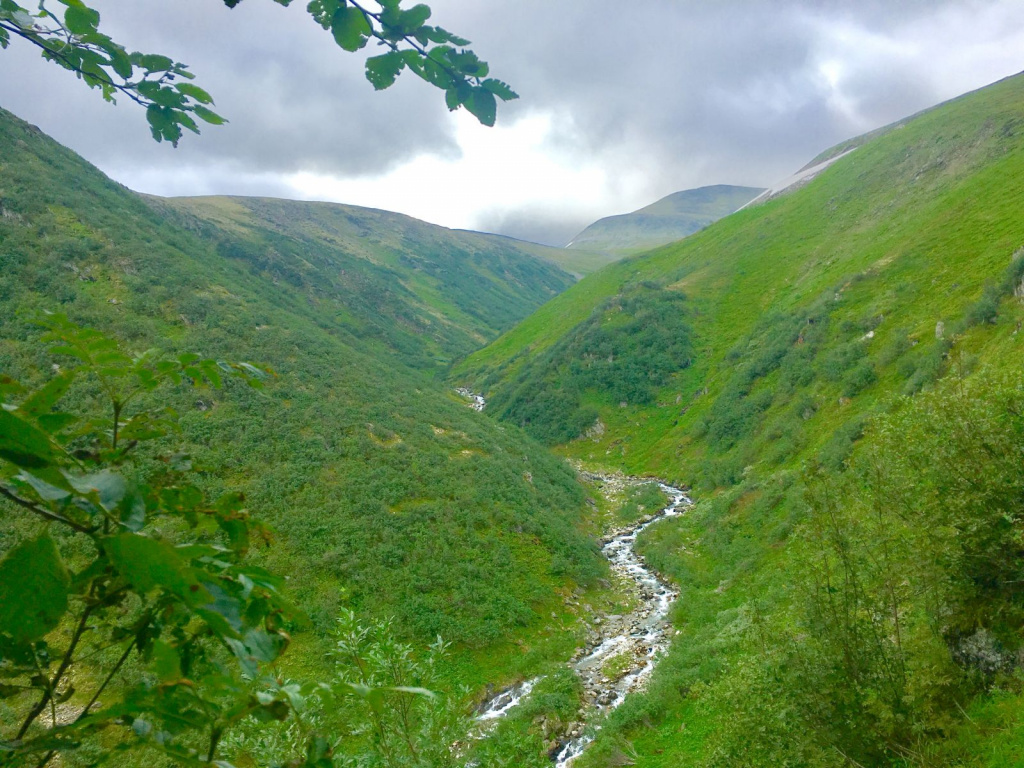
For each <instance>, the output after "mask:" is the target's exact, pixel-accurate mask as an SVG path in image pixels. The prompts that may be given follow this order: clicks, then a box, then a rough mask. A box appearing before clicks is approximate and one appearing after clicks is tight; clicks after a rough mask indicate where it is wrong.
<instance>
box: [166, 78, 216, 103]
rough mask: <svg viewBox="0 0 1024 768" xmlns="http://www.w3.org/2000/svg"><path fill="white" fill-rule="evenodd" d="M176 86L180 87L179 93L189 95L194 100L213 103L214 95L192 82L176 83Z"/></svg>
mask: <svg viewBox="0 0 1024 768" xmlns="http://www.w3.org/2000/svg"><path fill="white" fill-rule="evenodd" d="M174 87H175V88H177V89H178V92H179V93H181V94H184V95H185V96H188V97H189V98H190V99H192V100H193V101H198V102H199V103H200V104H213V97H212V96H210V94H208V93H207V92H206V91H204V90H203V89H202V88H200V87H199V86H198V85H192V83H175V84H174Z"/></svg>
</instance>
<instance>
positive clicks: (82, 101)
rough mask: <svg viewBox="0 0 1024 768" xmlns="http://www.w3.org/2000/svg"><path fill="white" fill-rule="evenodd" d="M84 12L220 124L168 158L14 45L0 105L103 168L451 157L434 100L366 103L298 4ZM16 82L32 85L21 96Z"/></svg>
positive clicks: (358, 74)
mask: <svg viewBox="0 0 1024 768" xmlns="http://www.w3.org/2000/svg"><path fill="white" fill-rule="evenodd" d="M94 5H95V6H96V7H97V8H99V9H100V11H101V14H102V26H103V29H104V30H105V31H107V32H108V34H110V35H111V36H112V37H114V39H116V40H118V41H120V42H122V43H124V44H125V45H126V46H127V47H129V49H139V50H145V51H156V52H162V53H166V54H167V55H169V56H171V57H172V58H174V59H176V60H179V61H184V62H187V63H188V65H189V67H190V69H191V70H192V71H193V72H194V73H195V74H196V76H197V79H196V81H195V82H196V83H197V84H199V85H201V86H202V87H204V88H206V90H208V91H209V92H210V93H211V94H213V95H214V97H215V99H216V100H217V105H216V109H217V111H218V112H220V113H221V114H223V115H224V116H225V117H227V118H228V119H229V121H230V122H229V123H228V125H225V126H223V127H219V128H215V127H212V126H211V127H206V128H204V129H203V136H202V138H201V139H199V138H197V137H193V136H191V135H188V134H186V136H185V137H184V138H183V139H182V141H181V143H180V145H179V147H178V149H177V150H172V149H171V148H169V147H167V146H155V145H154V142H153V141H152V140H151V139H150V137H149V132H148V129H147V128H146V123H145V118H144V115H143V114H142V113H141V110H139V109H136V108H134V106H133V105H131V104H129V103H125V104H122V105H120V108H119V109H112V108H111V107H110V106H109V105H107V104H105V103H103V101H102V99H101V98H100V96H99V94H98V93H97V92H88V90H87V89H85V88H83V87H82V84H81V83H78V82H76V81H75V79H74V77H73V76H71V75H70V73H65V72H61V71H59V70H57V69H56V67H54V66H53V65H52V64H48V63H46V62H43V61H42V60H41V59H39V57H38V56H37V54H36V52H35V50H34V49H31V48H29V47H28V46H26V45H24V44H20V45H19V43H20V41H17V40H15V41H14V43H13V44H12V46H11V49H10V50H9V51H7V52H4V55H3V56H2V57H0V67H3V70H0V71H16V72H17V73H18V74H19V77H17V78H13V77H3V78H0V104H2V105H4V106H6V107H7V108H9V109H12V110H13V111H15V112H17V113H18V114H20V115H23V116H24V117H26V119H29V120H32V121H33V122H37V123H38V124H39V125H40V126H41V127H42V128H43V129H44V130H46V131H48V132H50V133H52V134H54V135H55V136H56V137H57V138H58V139H59V140H61V141H62V142H64V143H66V144H68V145H70V146H71V147H72V148H73V149H75V150H77V151H79V152H81V153H83V154H85V155H86V156H87V157H88V158H89V159H91V160H93V161H94V162H96V163H97V164H99V165H100V166H101V167H103V168H104V169H107V170H110V171H113V172H115V173H117V174H121V173H124V172H127V171H128V170H130V169H133V168H135V167H137V166H139V165H143V166H147V167H148V169H151V168H152V167H157V168H161V167H163V168H167V169H168V171H170V172H173V171H177V170H178V169H181V168H182V167H194V168H196V169H203V168H211V167H216V168H217V169H218V170H219V171H220V172H221V173H230V172H236V173H253V172H261V173H289V172H295V171H317V172H321V173H334V174H341V175H359V174H375V173H379V172H381V171H382V170H385V169H387V168H389V167H393V166H395V165H398V164H400V163H402V162H403V161H405V160H407V159H409V158H410V157H412V156H415V155H417V154H419V153H420V152H422V151H425V150H426V151H432V152H437V153H441V154H445V153H448V154H451V153H453V152H456V151H457V147H456V145H455V144H454V142H453V140H452V137H451V136H450V135H449V133H448V128H447V125H446V121H445V109H444V106H443V103H442V101H441V97H440V96H439V95H437V94H435V93H430V92H428V91H429V89H426V88H416V87H415V85H416V84H415V83H411V82H401V80H400V82H399V84H398V85H396V86H395V88H394V89H393V92H392V91H389V92H385V93H380V94H377V93H374V91H373V88H372V87H371V86H370V84H369V83H367V82H366V80H365V78H364V77H363V74H362V67H361V63H360V62H359V61H358V60H357V59H356V58H355V57H352V56H350V55H346V54H345V53H344V52H342V51H340V50H339V49H338V48H337V47H336V46H335V45H334V42H333V40H332V39H331V38H330V35H329V34H328V33H326V32H324V31H323V30H321V29H320V28H319V27H317V26H316V25H315V24H314V23H313V22H312V20H311V19H310V18H309V17H308V15H307V14H305V13H304V10H303V8H302V7H300V4H295V5H296V7H294V8H287V9H286V8H282V7H280V6H278V5H276V4H274V3H270V2H252V1H251V2H249V3H243V4H242V5H241V6H240V7H239V8H237V9H234V10H228V9H227V8H225V7H224V6H223V5H222V4H220V3H218V2H214V1H213V0H174V2H173V3H155V2H140V3H134V2H133V3H125V2H124V1H123V0H96V1H95V2H94ZM405 80H409V78H405ZM18 83H21V84H26V83H32V84H34V85H33V87H32V89H31V91H29V90H27V89H26V88H25V87H24V85H20V86H19V85H18ZM44 93H45V96H44ZM122 101H127V100H126V99H122ZM71 114H73V115H74V116H75V117H74V119H73V120H70V119H69V117H68V116H69V115H71ZM112 137H116V140H115V141H112V140H111V139H112Z"/></svg>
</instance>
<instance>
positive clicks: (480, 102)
mask: <svg viewBox="0 0 1024 768" xmlns="http://www.w3.org/2000/svg"><path fill="white" fill-rule="evenodd" d="M465 107H466V109H468V110H469V111H470V114H472V115H473V116H474V117H476V119H477V120H479V121H480V122H481V123H483V124H484V125H487V126H492V125H494V121H495V118H497V115H498V102H497V101H496V100H495V98H494V94H493V93H491V92H490V91H488V90H486V89H485V88H483V87H482V86H481V87H478V88H474V89H473V93H472V94H471V95H470V97H469V98H468V99H466V102H465Z"/></svg>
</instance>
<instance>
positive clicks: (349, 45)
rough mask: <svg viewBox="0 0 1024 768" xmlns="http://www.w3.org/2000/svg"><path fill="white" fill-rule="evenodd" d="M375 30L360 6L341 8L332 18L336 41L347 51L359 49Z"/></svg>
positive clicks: (332, 28)
mask: <svg viewBox="0 0 1024 768" xmlns="http://www.w3.org/2000/svg"><path fill="white" fill-rule="evenodd" d="M372 31H373V30H372V29H371V28H370V22H369V21H367V20H366V16H365V15H364V14H363V12H362V11H360V10H359V9H358V8H347V7H346V8H339V9H338V10H337V11H335V12H334V17H333V18H332V19H331V34H333V35H334V41H335V42H336V43H337V44H338V45H340V46H341V47H342V48H343V49H344V50H346V51H350V52H351V51H358V50H359V49H360V48H362V47H363V46H364V45H366V40H367V37H368V36H369V34H370V33H371V32H372Z"/></svg>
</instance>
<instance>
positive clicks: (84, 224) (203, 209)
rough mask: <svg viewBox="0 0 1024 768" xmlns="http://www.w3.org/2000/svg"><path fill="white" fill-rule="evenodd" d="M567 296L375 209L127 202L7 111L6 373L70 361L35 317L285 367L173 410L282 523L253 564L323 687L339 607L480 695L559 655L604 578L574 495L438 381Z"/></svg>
mask: <svg viewBox="0 0 1024 768" xmlns="http://www.w3.org/2000/svg"><path fill="white" fill-rule="evenodd" d="M533 250H534V251H535V250H536V249H533ZM571 282H572V278H571V277H569V276H568V275H567V274H566V273H565V272H563V271H561V270H559V269H558V268H557V267H555V266H554V265H552V264H551V263H549V262H546V261H543V260H541V259H538V258H536V257H535V256H534V255H533V253H532V252H531V251H530V250H528V249H524V248H523V247H520V246H519V245H518V244H516V243H515V242H513V241H509V240H507V239H506V238H490V237H487V236H483V235H473V234H467V233H460V232H451V231H449V230H445V229H443V228H440V227H432V226H430V225H426V224H423V223H422V222H417V221H415V220H412V219H409V218H408V217H403V216H398V215H395V214H388V213H385V212H382V211H371V210H367V209H357V208H354V207H350V206H332V205H326V204H306V203H291V202H287V201H279V200H264V199H244V198H208V199H177V200H165V199H159V198H152V197H149V196H143V195H138V194H136V193H134V192H132V191H130V190H128V189H126V188H125V187H123V186H122V185H120V184H117V183H115V182H113V181H111V180H110V179H108V178H107V177H105V176H104V175H103V174H102V173H100V172H99V171H98V170H97V169H96V168H94V167H93V166H91V165H90V164H89V163H87V162H86V161H85V160H83V159H82V158H80V157H78V156H77V155H75V154H74V153H72V152H70V151H69V150H67V149H66V148H64V147H62V146H60V145H58V144H57V143H56V142H54V141H53V140H51V139H49V138H48V137H46V136H45V135H43V134H42V133H41V132H40V131H39V130H38V129H36V128H34V127H32V126H30V125H28V124H26V123H24V122H22V121H21V120H19V119H17V118H16V117H14V116H13V115H11V114H10V113H8V112H3V111H0V371H2V373H3V374H5V375H8V376H12V377H14V378H15V379H19V380H22V381H24V382H25V383H26V384H35V383H38V382H40V381H41V380H43V379H45V378H46V377H47V376H49V375H52V374H51V365H53V364H56V362H58V361H59V362H60V363H65V362H66V360H64V359H63V358H59V357H58V358H54V356H52V355H50V354H48V353H47V352H46V351H45V345H44V344H42V343H41V342H40V336H41V335H42V330H41V329H40V328H38V327H36V326H35V325H34V324H33V322H32V320H33V318H34V317H35V316H36V315H38V314H40V313H42V312H47V311H49V312H61V313H64V314H66V315H67V316H69V318H70V319H71V320H73V321H75V322H77V323H80V324H83V325H87V326H91V327H95V328H97V329H99V330H101V331H104V332H106V333H109V334H112V335H114V336H116V337H117V338H119V339H121V340H122V341H123V342H124V343H125V344H126V345H127V347H128V348H129V349H133V350H145V349H149V348H151V347H160V348H162V349H164V350H166V351H168V352H173V353H175V354H177V353H181V352H184V351H195V352H199V353H201V354H204V355H209V356H215V357H218V358H221V359H232V360H251V361H254V362H258V363H261V364H264V365H267V366H269V367H271V368H272V369H273V370H274V371H276V377H275V378H274V380H273V381H272V382H271V383H270V384H268V386H267V388H266V394H265V395H260V394H258V393H255V392H254V391H250V390H248V389H247V388H245V387H241V388H239V387H229V388H228V389H226V390H219V391H212V392H205V391H204V392H202V393H199V394H198V395H197V393H196V392H195V391H194V390H191V389H189V388H187V387H180V388H177V389H175V390H173V391H171V392H170V394H169V395H168V396H167V402H166V404H167V405H170V406H172V407H173V408H174V409H175V410H176V411H177V412H178V413H179V415H180V423H181V427H182V434H181V436H180V438H176V440H177V441H178V442H177V443H175V445H178V444H179V443H180V449H181V450H182V451H185V452H187V453H189V454H190V455H191V456H192V458H193V461H194V462H195V463H196V465H197V466H202V467H207V468H209V469H207V470H205V471H204V475H203V477H204V481H203V482H204V483H205V484H206V485H207V486H208V487H209V488H210V489H211V490H213V491H216V490H222V489H233V490H238V491H242V492H244V494H245V496H246V498H247V503H248V505H249V508H250V509H251V510H252V511H253V512H254V514H256V515H257V516H258V517H259V518H260V519H262V520H264V521H267V522H268V523H270V524H271V525H272V526H273V527H274V528H275V529H276V531H277V541H276V544H275V546H273V547H271V548H270V549H269V550H267V552H266V553H265V554H264V553H261V554H260V558H261V561H263V562H265V563H266V564H267V565H268V567H270V568H272V569H275V570H277V571H278V572H280V573H283V574H286V575H287V577H288V579H289V582H290V584H291V590H290V591H291V593H292V597H293V598H294V599H295V600H296V602H297V603H298V604H299V605H300V606H301V608H302V609H303V610H304V611H305V613H306V614H308V616H309V617H310V619H311V623H312V629H311V630H310V631H307V632H302V633H300V634H299V635H298V636H297V637H296V649H297V650H296V653H295V654H289V658H290V659H291V661H290V662H289V663H291V664H292V665H294V666H296V667H298V668H303V669H305V670H307V671H308V670H310V669H312V670H318V671H316V672H315V673H314V674H315V675H320V674H328V673H329V672H328V671H324V670H323V669H322V665H323V664H324V663H325V662H324V658H325V648H326V647H327V645H328V644H330V642H331V641H330V639H329V638H330V632H331V631H332V628H333V627H334V625H335V621H336V618H337V616H338V615H339V611H340V609H341V608H342V607H343V606H344V607H351V608H353V609H355V610H357V611H359V612H360V613H361V614H363V615H375V616H392V617H394V619H395V622H396V623H395V627H396V631H397V632H399V633H400V634H401V635H402V636H405V637H409V638H414V639H415V640H416V641H417V642H429V641H433V640H434V639H435V638H436V636H437V635H438V634H440V635H443V636H444V638H445V639H446V640H448V641H450V642H453V643H455V644H456V645H455V648H456V661H455V662H453V664H454V667H453V668H454V669H455V670H456V672H457V673H458V676H459V677H458V679H457V680H456V682H466V683H469V684H472V685H477V684H479V683H480V682H481V680H482V679H483V680H487V681H492V680H501V679H502V678H504V677H507V676H509V675H510V674H513V673H514V670H517V669H520V668H522V667H524V666H525V667H527V668H528V667H529V665H531V664H537V663H539V662H540V661H542V660H543V658H544V654H545V653H548V652H550V648H549V646H552V647H555V648H556V649H559V653H560V652H561V650H560V649H561V645H564V644H566V643H572V642H573V641H574V637H575V635H574V634H573V633H572V632H569V633H564V634H561V635H559V636H558V638H556V639H551V638H552V635H551V633H550V630H549V627H548V625H549V624H550V622H551V619H550V616H551V614H552V613H553V612H557V613H558V615H559V616H563V617H565V616H566V615H567V614H566V608H565V606H564V604H563V601H562V593H563V591H564V590H567V589H572V588H573V587H574V586H576V585H585V584H589V583H593V582H594V580H595V579H597V578H598V577H600V576H601V575H602V573H603V572H604V571H603V565H602V560H601V558H600V557H599V555H598V553H597V550H596V546H595V544H594V543H593V541H592V540H591V539H590V538H589V537H588V536H587V535H585V533H584V530H583V526H584V521H583V516H584V512H585V510H586V509H587V508H586V506H585V504H584V493H583V491H582V489H581V488H580V486H579V485H578V483H577V482H576V479H575V476H574V474H573V472H572V471H571V470H570V469H569V468H568V467H566V466H565V464H564V462H562V461H561V460H559V459H557V458H555V457H553V456H551V455H550V454H549V453H548V452H546V451H545V450H543V449H542V448H541V447H540V446H539V445H538V444H537V443H536V442H534V441H533V440H531V439H530V438H528V437H527V436H526V435H524V434H523V433H522V432H521V431H520V430H518V429H516V428H508V427H507V426H505V425H500V424H497V423H495V422H493V421H492V420H489V419H486V418H484V417H482V416H480V415H479V414H477V413H474V412H473V411H472V410H470V409H469V408H468V407H467V404H466V403H465V402H464V401H463V400H462V399H461V398H459V397H457V396H456V395H455V394H454V393H453V392H451V390H450V389H449V388H448V387H447V385H446V384H444V382H442V381H440V380H439V379H438V376H437V372H438V371H440V370H442V369H443V368H444V366H445V365H446V364H447V361H448V360H450V359H451V358H453V357H454V356H456V355H460V354H463V353H464V352H465V351H467V350H468V349H471V348H472V347H474V346H475V345H478V344H479V343H481V342H483V341H485V340H487V339H489V338H493V337H494V336H495V335H496V334H497V333H498V331H499V330H500V329H501V328H504V327H507V326H508V325H509V324H511V323H512V322H514V321H515V320H516V319H517V317H519V316H521V315H522V314H523V313H525V312H527V311H528V310H529V309H530V308H532V307H535V306H536V305H538V304H539V303H540V302H541V301H542V300H544V299H546V298H547V297H549V296H551V295H553V294H554V293H556V292H557V291H559V290H561V289H562V288H564V287H565V286H566V285H568V284H569V283H571ZM68 397H69V398H70V402H72V404H73V405H74V406H75V407H77V408H85V409H87V408H88V407H89V405H90V403H91V402H93V397H94V392H93V391H92V390H91V389H90V387H89V386H84V387H83V388H82V389H81V390H75V391H73V392H72V393H71V394H70V395H68ZM3 504H4V514H5V517H6V516H7V515H11V518H10V519H11V520H14V521H17V520H18V519H20V518H19V517H18V512H17V508H15V507H10V506H7V502H3ZM12 524H14V523H12ZM9 534H10V530H8V531H5V534H4V536H3V537H2V538H0V549H6V548H7V547H9V546H10V545H11V538H10V535H9ZM523 638H527V639H529V640H530V642H531V643H533V644H534V646H535V648H536V649H537V650H536V651H535V652H534V653H533V654H532V655H530V656H529V657H525V656H524V655H523V653H522V651H521V650H520V647H519V646H518V645H516V644H515V643H514V641H515V640H519V641H522V640H523ZM545 638H547V639H545ZM560 644H561V645H560ZM545 649H547V650H545ZM480 659H482V660H480ZM453 674H454V673H453Z"/></svg>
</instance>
